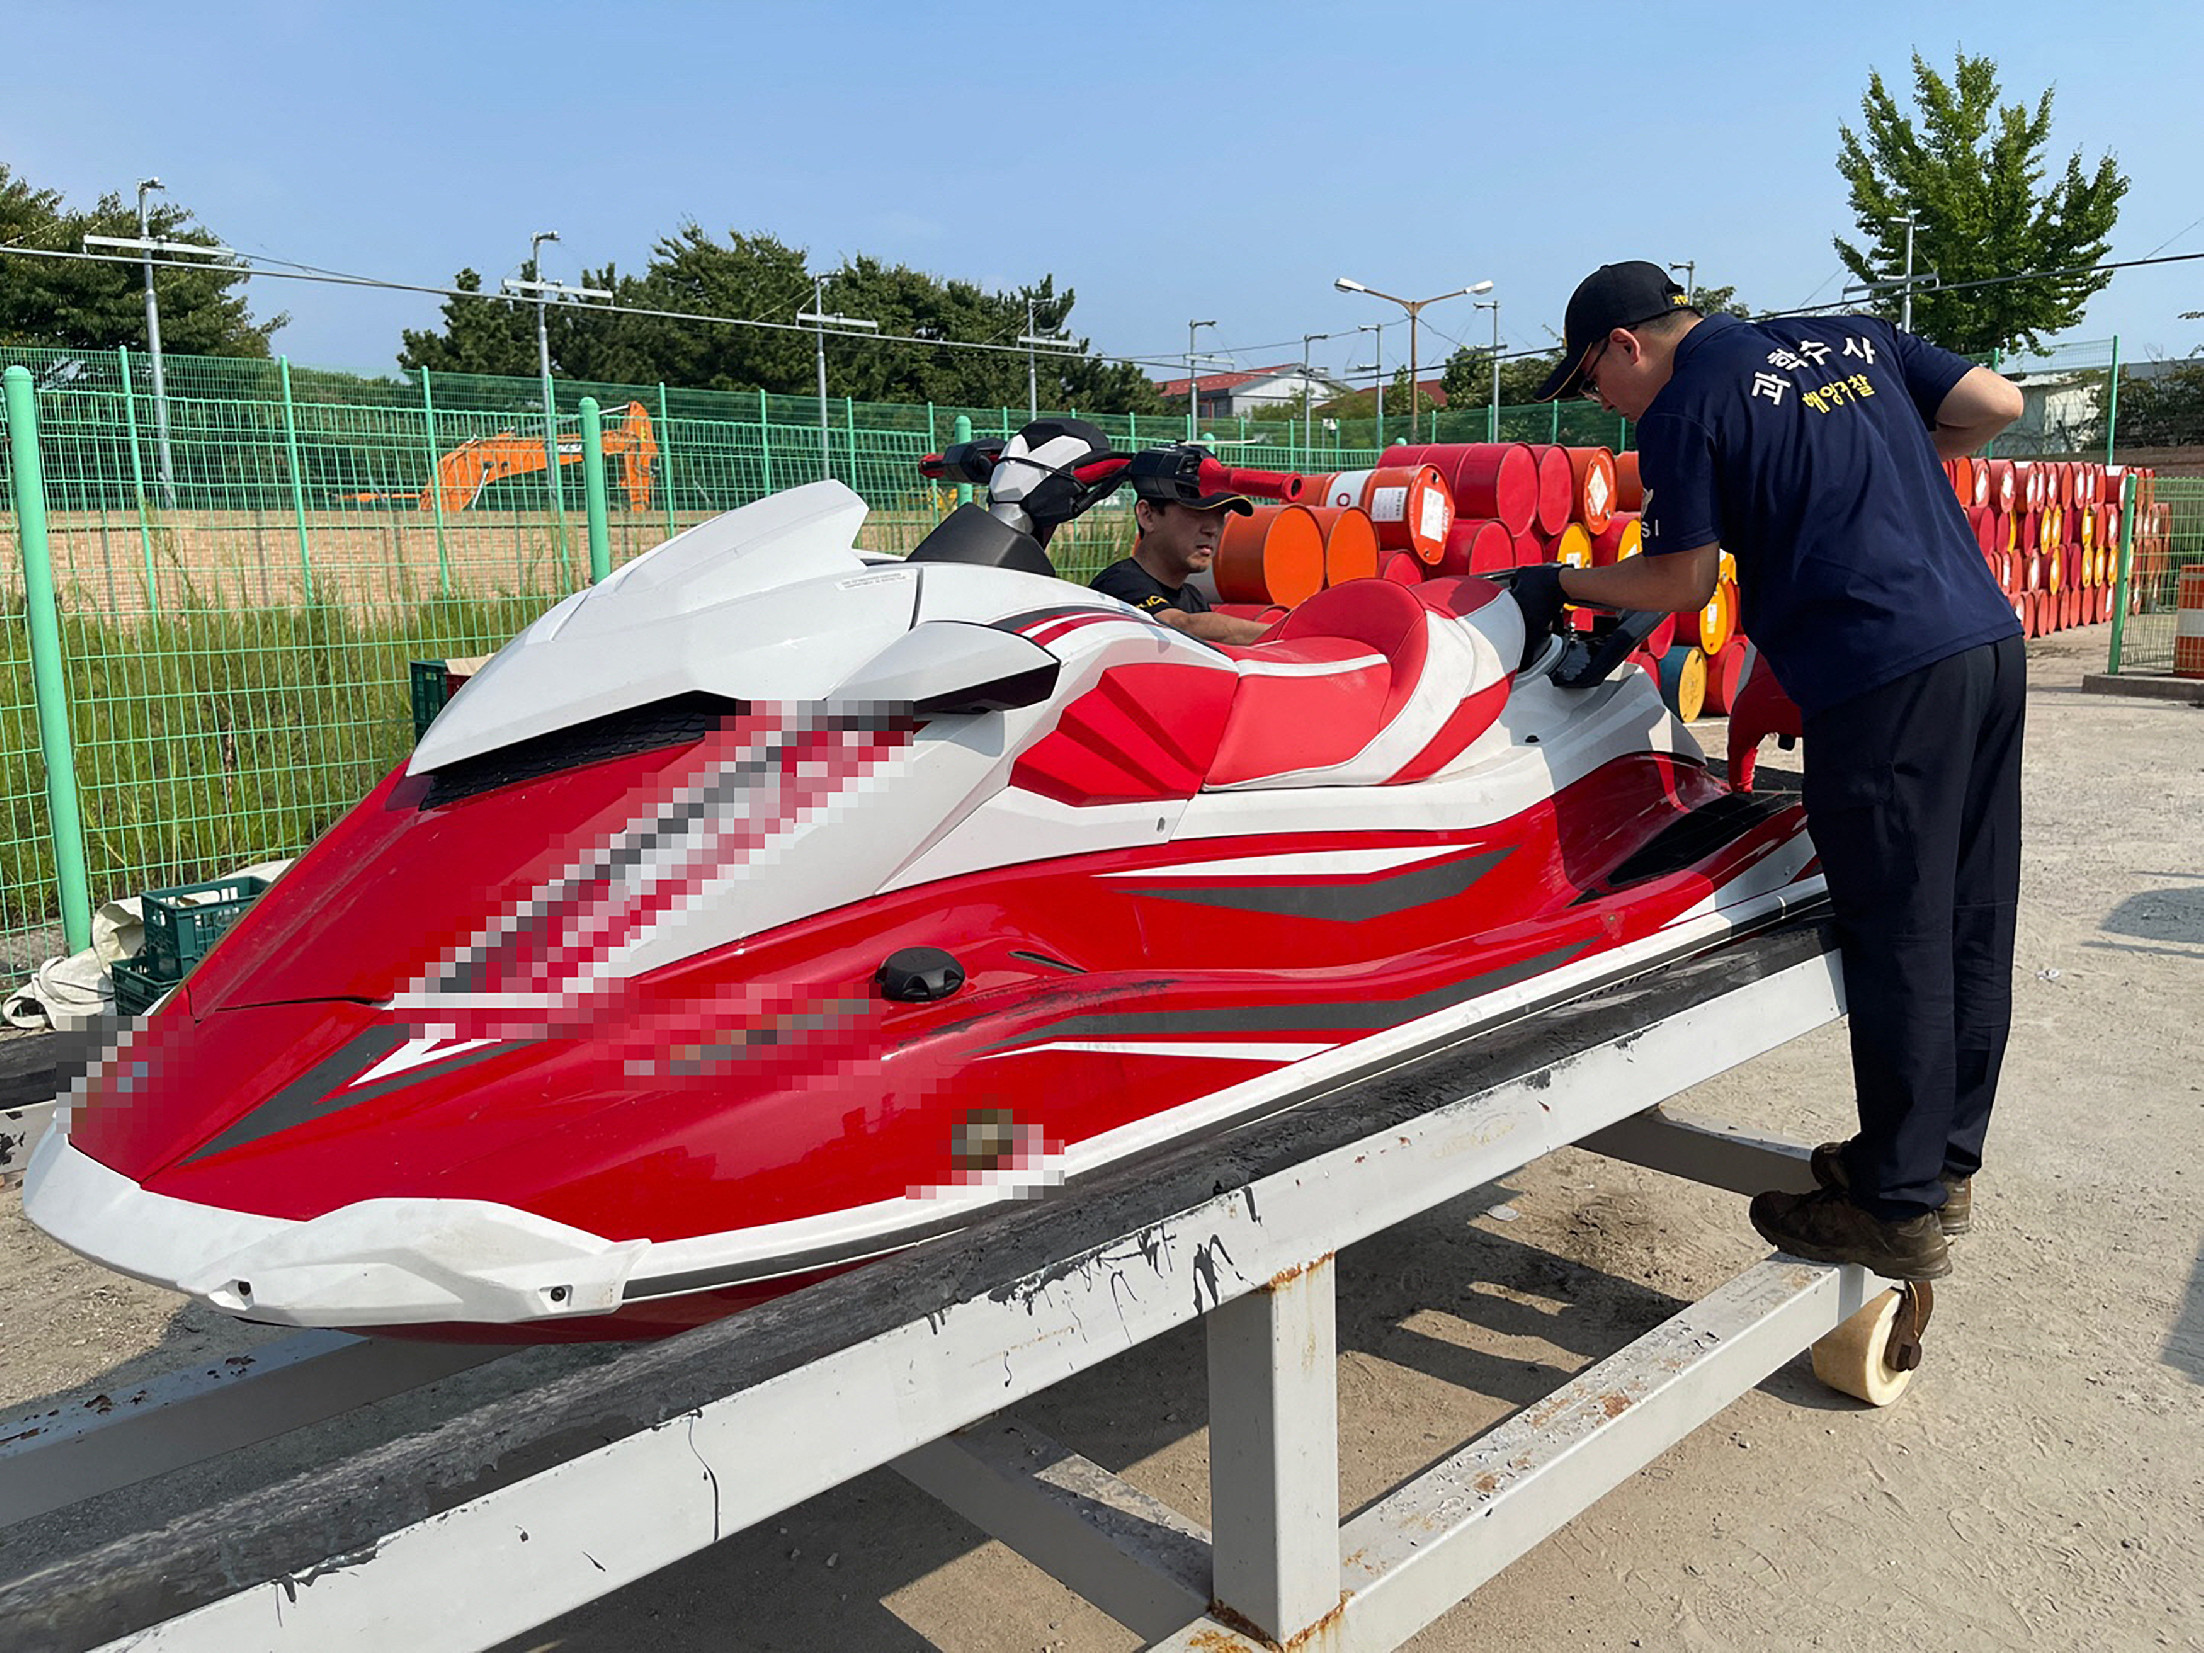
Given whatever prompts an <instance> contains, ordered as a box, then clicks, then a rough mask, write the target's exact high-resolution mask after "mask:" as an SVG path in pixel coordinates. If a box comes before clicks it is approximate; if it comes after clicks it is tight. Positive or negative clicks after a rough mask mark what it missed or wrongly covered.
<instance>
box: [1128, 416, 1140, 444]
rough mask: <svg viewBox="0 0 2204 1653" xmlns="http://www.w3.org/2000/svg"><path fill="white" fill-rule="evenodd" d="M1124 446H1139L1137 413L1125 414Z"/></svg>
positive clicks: (1138, 419) (1138, 418)
mask: <svg viewBox="0 0 2204 1653" xmlns="http://www.w3.org/2000/svg"><path fill="white" fill-rule="evenodd" d="M1125 446H1127V447H1128V448H1135V449H1137V448H1138V447H1139V446H1140V415H1139V414H1137V413H1128V414H1126V415H1125Z"/></svg>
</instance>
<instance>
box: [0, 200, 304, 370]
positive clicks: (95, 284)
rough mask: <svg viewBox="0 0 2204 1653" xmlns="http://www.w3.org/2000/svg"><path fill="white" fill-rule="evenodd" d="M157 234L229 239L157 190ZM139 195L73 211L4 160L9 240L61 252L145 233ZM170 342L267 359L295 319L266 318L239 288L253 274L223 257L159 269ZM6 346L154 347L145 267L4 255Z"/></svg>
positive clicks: (2, 230)
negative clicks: (278, 334)
mask: <svg viewBox="0 0 2204 1653" xmlns="http://www.w3.org/2000/svg"><path fill="white" fill-rule="evenodd" d="M147 226H148V228H149V229H150V230H151V232H152V233H153V234H154V235H157V236H165V237H167V238H168V239H170V240H172V241H185V242H190V243H193V244H194V245H197V246H202V247H215V246H220V245H221V240H220V238H219V237H218V236H216V235H214V234H213V233H211V232H210V231H208V230H207V229H205V228H204V227H202V226H200V225H197V224H195V223H194V222H193V221H192V215H191V212H190V210H189V209H188V208H185V207H182V206H178V205H177V204H175V203H174V202H171V201H168V200H166V199H165V198H163V197H160V196H155V197H154V198H153V200H152V202H151V207H150V210H149V212H148V213H147ZM137 233H138V212H137V206H136V203H135V202H130V201H125V200H124V199H123V198H122V197H121V196H120V195H117V194H113V193H110V194H107V195H103V196H101V197H100V198H99V200H98V202H97V203H96V204H94V205H93V206H92V207H91V208H90V209H88V210H85V211H73V210H71V209H70V208H69V207H67V206H66V204H65V203H64V202H63V201H62V198H61V196H60V194H59V193H58V192H57V191H54V190H50V189H39V188H36V187H35V186H33V185H32V184H30V183H28V182H27V181H25V180H24V179H21V178H19V177H17V176H16V175H15V174H14V173H13V172H11V171H10V170H9V169H8V167H7V166H5V165H4V164H0V243H6V244H8V245H11V246H18V247H24V248H35V249H40V250H50V251H56V252H80V251H82V250H83V248H84V237H85V236H86V235H117V236H135V235H136V234H137ZM153 279H154V292H155V296H156V297H157V298H158V299H159V301H160V312H161V346H162V348H163V349H164V350H172V351H176V352H178V353H179V354H191V355H201V356H259V357H265V356H266V355H267V354H268V339H269V336H270V335H271V334H273V333H274V332H275V331H276V329H278V328H279V327H282V326H283V325H284V323H285V322H286V321H288V320H289V319H290V318H289V317H287V316H283V315H277V316H275V317H273V318H272V319H270V320H268V321H265V322H256V321H254V320H253V319H252V317H251V316H250V315H249V314H248V313H247V310H246V305H245V299H244V297H243V295H242V293H240V292H239V291H237V289H238V288H239V287H240V286H241V285H242V283H243V282H244V281H245V279H246V277H245V272H244V271H243V270H240V269H238V268H237V267H236V266H235V265H233V264H229V263H226V262H224V261H221V260H208V261H207V262H206V263H205V264H204V265H203V266H202V265H201V264H200V263H199V262H198V261H197V260H194V261H193V262H192V266H191V268H189V269H185V268H179V267H175V266H173V265H169V264H162V265H158V266H156V268H155V270H154V278H153ZM0 344H12V345H32V346H43V347H47V348H55V349H82V350H112V349H113V348H114V347H115V346H117V345H128V346H129V347H130V348H132V349H134V350H143V349H145V348H146V347H147V339H146V327H145V275H144V266H143V265H142V264H140V263H139V262H138V261H137V260H136V259H134V258H124V259H122V260H119V261H109V260H105V259H77V258H35V257H23V256H14V257H7V258H4V259H0Z"/></svg>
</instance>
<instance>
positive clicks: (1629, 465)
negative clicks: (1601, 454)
mask: <svg viewBox="0 0 2204 1653" xmlns="http://www.w3.org/2000/svg"><path fill="white" fill-rule="evenodd" d="M1615 509H1616V510H1618V511H1642V510H1644V509H1645V484H1644V483H1643V482H1641V481H1639V480H1638V450H1637V449H1636V448H1632V449H1631V450H1630V451H1629V452H1628V453H1618V454H1616V455H1615Z"/></svg>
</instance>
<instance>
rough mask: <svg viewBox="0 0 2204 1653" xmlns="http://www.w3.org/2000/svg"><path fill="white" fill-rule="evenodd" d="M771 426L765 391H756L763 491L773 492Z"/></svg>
mask: <svg viewBox="0 0 2204 1653" xmlns="http://www.w3.org/2000/svg"><path fill="white" fill-rule="evenodd" d="M772 431H773V424H772V418H771V416H770V414H768V412H767V411H766V406H765V391H764V389H763V388H762V387H761V388H760V389H759V391H758V457H759V458H760V459H761V460H763V461H764V463H765V491H766V492H767V493H771V492H772V491H773V435H772Z"/></svg>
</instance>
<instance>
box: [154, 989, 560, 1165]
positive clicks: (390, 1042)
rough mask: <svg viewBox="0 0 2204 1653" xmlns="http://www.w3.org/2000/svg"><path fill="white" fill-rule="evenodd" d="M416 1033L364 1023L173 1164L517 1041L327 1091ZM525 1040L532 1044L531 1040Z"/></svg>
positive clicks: (507, 1047) (471, 1060) (302, 1120)
mask: <svg viewBox="0 0 2204 1653" xmlns="http://www.w3.org/2000/svg"><path fill="white" fill-rule="evenodd" d="M416 1036H417V1033H416V1030H414V1029H411V1028H408V1027H406V1026H404V1025H403V1024H399V1023H389V1024H386V1025H384V1026H382V1027H371V1028H369V1029H368V1030H367V1031H366V1032H365V1033H361V1034H358V1035H356V1036H355V1037H353V1038H352V1039H350V1040H348V1041H346V1043H345V1044H343V1045H342V1046H340V1047H339V1048H338V1049H337V1051H336V1052H335V1053H334V1054H332V1055H329V1056H326V1057H324V1058H323V1059H322V1060H321V1061H319V1062H317V1063H315V1064H314V1066H313V1067H311V1068H309V1069H307V1071H306V1072H305V1073H303V1074H301V1075H299V1077H298V1078H296V1079H294V1080H292V1081H291V1082H290V1083H289V1084H288V1085H285V1086H284V1087H283V1088H282V1089H281V1090H279V1091H277V1092H276V1093H275V1095H273V1096H271V1097H269V1098H268V1100H267V1101H265V1102H263V1103H261V1104H260V1106H259V1107H257V1108H255V1109H253V1110H252V1112H250V1113H248V1114H246V1115H245V1117H244V1118H242V1119H240V1120H237V1121H236V1122H235V1123H233V1124H232V1125H231V1126H230V1128H229V1129H228V1130H226V1131H224V1132H223V1133H222V1134H221V1135H220V1136H218V1137H216V1138H215V1139H214V1140H213V1141H211V1142H207V1143H203V1144H201V1145H200V1146H199V1147H198V1148H196V1149H194V1150H193V1151H192V1152H191V1153H189V1154H187V1155H185V1156H184V1158H183V1159H181V1160H180V1161H178V1162H177V1163H179V1164H182V1165H190V1164H193V1163H195V1162H197V1161H199V1160H202V1159H206V1158H208V1157H209V1156H210V1155H214V1154H220V1153H227V1152H228V1151H229V1150H230V1149H232V1148H240V1147H243V1146H244V1145H245V1144H246V1143H248V1142H258V1141H259V1140H260V1139H261V1138H262V1137H268V1136H274V1135H276V1134H277V1133H279V1132H282V1131H287V1130H289V1129H290V1128H291V1127H292V1126H294V1125H303V1124H304V1123H305V1122H306V1121H308V1120H309V1119H326V1118H328V1117H329V1116H330V1115H331V1114H333V1113H341V1112H342V1111H343V1110H345V1109H346V1108H350V1107H354V1106H357V1105H358V1104H359V1103H362V1102H372V1101H373V1100H375V1098H376V1097H378V1096H387V1095H388V1094H389V1093H390V1092H392V1091H394V1090H397V1089H398V1088H399V1087H400V1086H402V1085H410V1084H412V1083H413V1082H414V1080H415V1079H416V1078H417V1077H418V1075H419V1074H420V1073H421V1072H422V1071H424V1070H426V1069H429V1068H434V1069H435V1070H436V1071H437V1072H438V1073H449V1072H450V1071H451V1070H452V1069H454V1068H463V1067H467V1066H469V1065H471V1064H473V1063H475V1062H479V1061H482V1060H484V1059H485V1058H487V1057H491V1056H501V1055H503V1054H504V1053H505V1052H506V1051H509V1050H518V1049H520V1048H521V1046H520V1044H518V1043H506V1042H502V1041H501V1042H499V1043H497V1044H495V1045H490V1046H487V1047H485V1048H483V1049H480V1050H469V1051H462V1052H461V1053H460V1054H458V1055H456V1056H452V1057H447V1058H445V1059H443V1060H441V1061H433V1062H423V1063H422V1064H421V1065H420V1067H419V1068H408V1069H407V1070H406V1071H405V1072H404V1073H394V1074H392V1075H391V1076H390V1077H389V1078H388V1079H382V1080H378V1081H376V1082H375V1083H374V1084H372V1085H362V1086H360V1088H359V1089H357V1090H354V1091H348V1092H346V1093H345V1094H344V1095H342V1096H332V1095H331V1094H330V1093H331V1092H333V1091H335V1090H336V1089H337V1088H338V1087H339V1086H340V1085H342V1084H343V1083H344V1081H345V1079H346V1078H347V1076H349V1075H351V1074H355V1073H365V1072H366V1071H367V1070H368V1069H369V1068H371V1067H373V1066H374V1065H375V1064H376V1063H377V1062H380V1061H381V1060H382V1059H383V1058H384V1057H386V1056H388V1055H389V1054H390V1053H391V1052H392V1051H394V1050H396V1049H397V1048H398V1047H399V1046H400V1045H402V1044H404V1043H405V1042H406V1041H407V1040H408V1039H409V1038H413V1037H416ZM524 1042H525V1043H529V1044H533V1043H535V1041H534V1040H527V1041H524ZM325 1104H326V1105H325Z"/></svg>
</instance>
